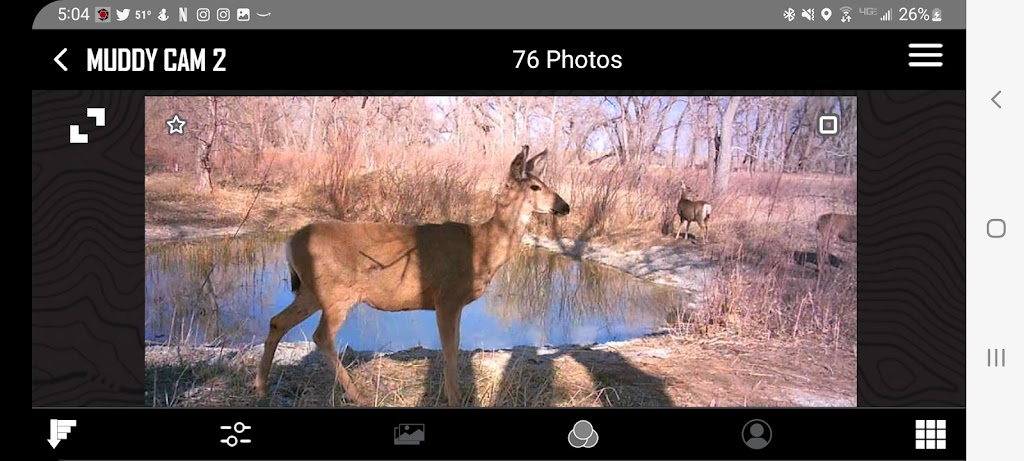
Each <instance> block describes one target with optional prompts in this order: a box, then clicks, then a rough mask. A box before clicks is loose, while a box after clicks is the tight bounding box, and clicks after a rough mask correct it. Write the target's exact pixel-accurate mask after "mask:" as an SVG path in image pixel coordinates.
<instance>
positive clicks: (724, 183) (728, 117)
mask: <svg viewBox="0 0 1024 461" xmlns="http://www.w3.org/2000/svg"><path fill="white" fill-rule="evenodd" d="M741 100H742V98H741V97H739V96H733V97H730V98H729V104H728V105H727V106H726V108H725V113H724V114H723V115H722V131H721V133H722V134H721V149H720V150H719V152H718V157H717V158H716V161H715V176H714V182H713V183H712V190H713V191H714V192H713V193H714V195H715V196H716V197H720V196H722V194H723V193H725V190H726V188H728V187H729V173H731V172H732V150H733V149H732V147H733V137H734V136H733V133H734V131H735V124H736V108H737V107H739V104H740V101H741Z"/></svg>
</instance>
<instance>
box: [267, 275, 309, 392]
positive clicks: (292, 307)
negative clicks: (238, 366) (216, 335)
mask: <svg viewBox="0 0 1024 461" xmlns="http://www.w3.org/2000/svg"><path fill="white" fill-rule="evenodd" d="M319 309H320V306H319V305H318V304H317V303H316V301H314V300H313V299H312V297H311V296H309V295H307V294H305V293H304V292H299V293H298V294H297V295H296V296H295V300H294V301H292V303H291V304H289V305H288V307H286V308H284V310H282V311H281V312H279V313H278V314H277V315H275V316H274V317H272V318H271V319H270V331H269V333H267V341H266V342H264V343H263V358H262V359H260V367H259V369H258V370H257V372H256V380H255V382H254V383H253V385H254V387H255V388H256V395H257V396H259V397H266V395H267V379H268V378H269V377H270V366H271V365H272V364H273V363H274V354H275V353H276V352H277V344H278V343H279V342H281V338H283V337H284V335H285V333H288V331H289V330H291V329H292V328H295V325H298V324H300V323H302V321H303V320H306V319H308V318H309V316H311V315H313V313H314V312H316V311H317V310H319Z"/></svg>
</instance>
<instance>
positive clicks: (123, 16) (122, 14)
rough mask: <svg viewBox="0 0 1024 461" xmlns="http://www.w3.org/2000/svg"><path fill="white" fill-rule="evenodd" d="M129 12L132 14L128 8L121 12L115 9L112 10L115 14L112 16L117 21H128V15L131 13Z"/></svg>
mask: <svg viewBox="0 0 1024 461" xmlns="http://www.w3.org/2000/svg"><path fill="white" fill-rule="evenodd" d="M131 12H132V10H131V9H130V8H125V9H123V10H117V9H115V10H114V13H115V14H114V16H115V17H117V20H118V21H124V20H125V19H128V13H131Z"/></svg>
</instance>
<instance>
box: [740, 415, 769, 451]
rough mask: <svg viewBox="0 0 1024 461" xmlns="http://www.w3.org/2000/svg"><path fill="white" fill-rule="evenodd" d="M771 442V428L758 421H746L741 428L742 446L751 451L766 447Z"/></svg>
mask: <svg viewBox="0 0 1024 461" xmlns="http://www.w3.org/2000/svg"><path fill="white" fill-rule="evenodd" d="M771 441H772V428H771V426H769V425H768V423H766V422H764V421H763V420H760V419H752V420H750V421H747V424H745V425H744V426H743V444H744V445H746V446H747V447H750V448H751V449H753V450H760V449H762V448H764V447H767V446H768V444H769V443H771Z"/></svg>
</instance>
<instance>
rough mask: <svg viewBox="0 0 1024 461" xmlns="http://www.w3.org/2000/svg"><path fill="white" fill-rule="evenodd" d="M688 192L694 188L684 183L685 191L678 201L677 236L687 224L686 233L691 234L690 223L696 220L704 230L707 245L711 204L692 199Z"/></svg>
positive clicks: (677, 236)
mask: <svg viewBox="0 0 1024 461" xmlns="http://www.w3.org/2000/svg"><path fill="white" fill-rule="evenodd" d="M687 192H693V189H692V188H691V187H689V186H687V185H686V183H683V192H682V194H681V195H680V196H679V202H678V203H676V212H677V213H679V230H677V231H676V238H677V239H678V238H679V234H680V233H682V232H683V231H684V227H683V226H684V225H685V226H686V227H685V231H686V235H687V236H689V235H690V223H691V222H695V223H697V226H699V227H700V229H701V230H702V231H704V244H705V245H707V243H708V226H709V221H710V219H711V208H712V207H711V204H710V203H708V202H705V201H703V200H698V201H693V200H690V199H688V198H687Z"/></svg>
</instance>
